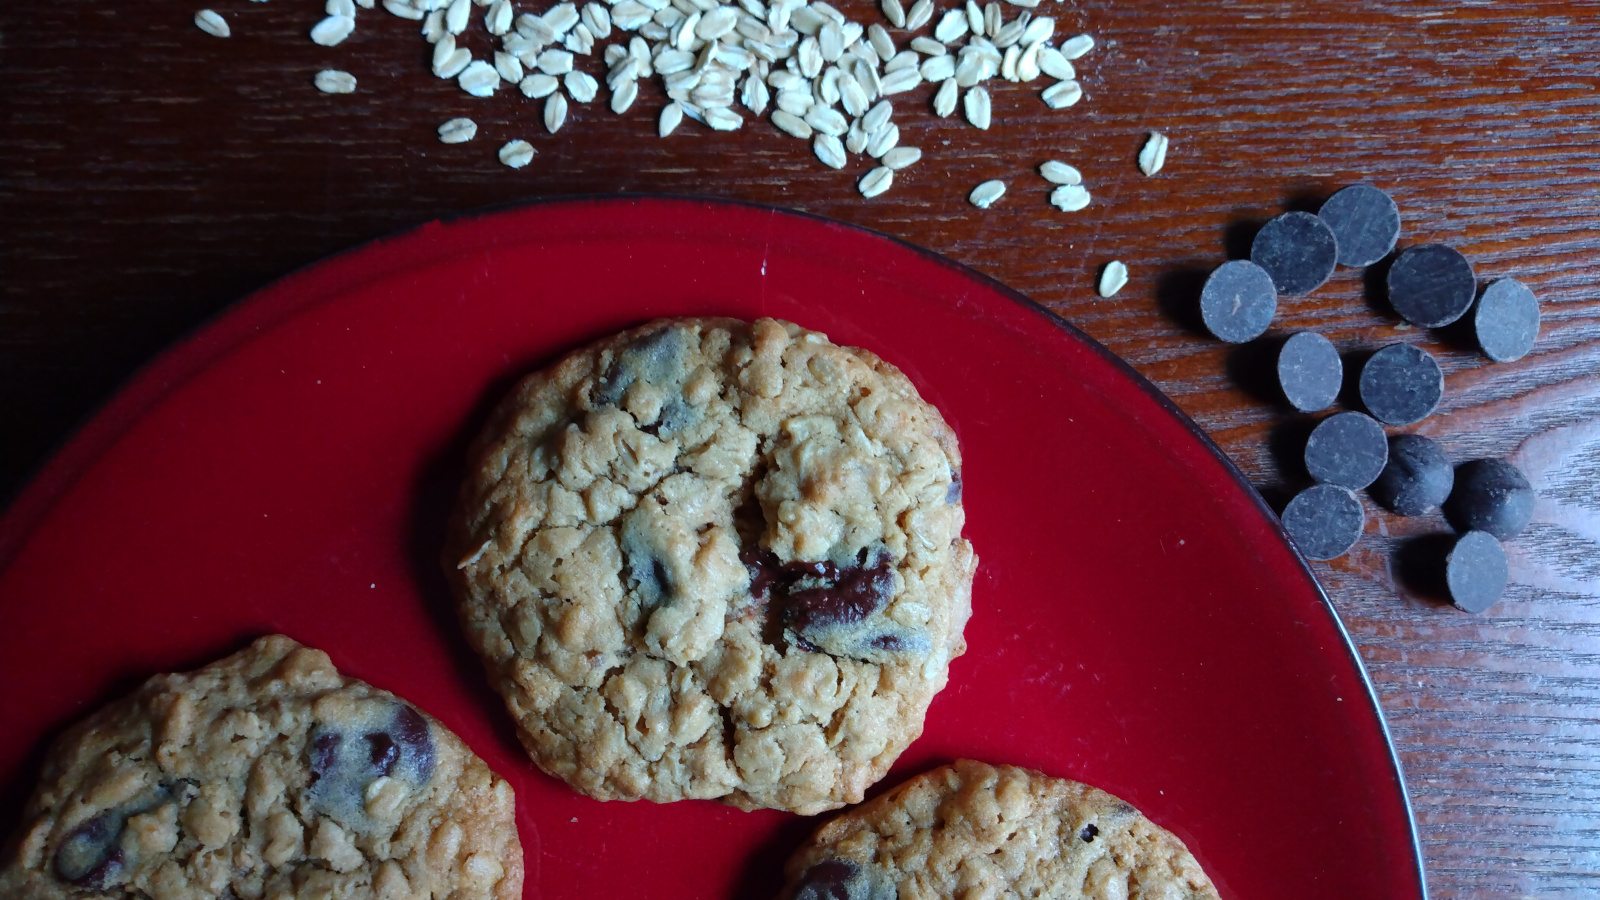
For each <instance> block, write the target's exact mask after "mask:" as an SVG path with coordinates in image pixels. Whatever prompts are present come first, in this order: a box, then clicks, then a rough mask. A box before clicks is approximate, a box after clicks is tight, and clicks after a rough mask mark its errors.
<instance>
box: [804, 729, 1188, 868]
mask: <svg viewBox="0 0 1600 900" xmlns="http://www.w3.org/2000/svg"><path fill="white" fill-rule="evenodd" d="M785 874H786V875H787V876H788V886H787V887H786V888H785V890H784V893H783V896H784V897H785V898H787V900H896V898H898V900H933V898H936V897H942V898H957V897H960V898H966V897H983V898H988V900H998V898H1023V897H1050V898H1053V900H1217V892H1216V889H1215V888H1214V887H1212V885H1211V880H1210V879H1209V878H1207V877H1206V874H1205V872H1203V871H1201V869H1200V864H1199V863H1197V862H1195V860H1194V857H1193V856H1191V855H1190V854H1189V851H1188V850H1187V849H1185V848H1184V846H1183V842H1182V841H1180V840H1178V838H1177V837H1175V836H1174V835H1173V834H1171V833H1170V832H1167V831H1164V830H1162V829H1161V828H1158V827H1156V825H1154V824H1153V823H1152V822H1151V821H1150V820H1149V819H1147V818H1145V817H1144V816H1143V815H1141V814H1140V813H1139V811H1138V810H1136V809H1134V808H1133V807H1132V806H1129V805H1128V804H1126V803H1124V802H1122V801H1121V800H1118V799H1117V798H1116V797H1113V796H1111V795H1110V794H1108V793H1106V792H1105V791H1100V790H1096V789H1094V788H1092V787H1089V786H1088V785H1085V784H1079V783H1078V782H1076V781H1068V780H1067V779H1065V778H1051V777H1049V776H1048V775H1045V774H1044V773H1042V772H1035V771H1033V770H1031V769H1019V768H1017V767H1015V766H991V765H987V764H985V763H980V762H973V761H971V760H958V761H957V762H956V763H955V764H954V765H949V766H943V767H941V768H938V769H935V770H933V771H931V772H928V773H926V774H923V775H919V776H917V777H916V778H913V779H911V780H910V781H908V782H906V783H905V784H902V785H900V786H899V787H897V788H895V789H894V790H892V791H890V792H889V793H887V794H884V795H883V796H881V797H878V798H876V799H875V800H873V801H872V802H871V803H866V804H863V805H861V806H860V807H857V808H856V809H852V810H850V811H849V812H846V813H844V814H842V815H840V816H839V817H838V818H836V819H834V820H833V821H831V822H829V823H828V824H826V825H824V826H822V828H820V829H818V831H817V833H816V834H815V835H814V836H812V838H811V840H810V842H808V843H807V844H806V845H805V846H804V847H802V848H800V850H799V851H798V852H796V853H795V855H794V856H793V857H791V858H790V859H789V863H788V865H787V866H786V867H785Z"/></svg>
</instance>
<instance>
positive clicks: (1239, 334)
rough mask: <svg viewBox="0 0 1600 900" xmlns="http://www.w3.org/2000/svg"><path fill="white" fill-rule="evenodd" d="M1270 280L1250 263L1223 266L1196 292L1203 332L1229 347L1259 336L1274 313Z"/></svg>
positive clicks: (1275, 295) (1238, 261) (1275, 304)
mask: <svg viewBox="0 0 1600 900" xmlns="http://www.w3.org/2000/svg"><path fill="white" fill-rule="evenodd" d="M1272 282H1273V279H1272V276H1270V275H1268V274H1267V272H1266V271H1265V270H1263V269H1262V268H1261V267H1260V266H1258V265H1256V264H1255V263H1253V262H1250V261H1249V260H1246V259H1235V260H1231V261H1229V262H1225V263H1223V264H1222V265H1220V266H1218V267H1217V268H1216V271H1214V272H1212V273H1211V275H1210V277H1208V278H1207V279H1206V284H1205V287H1203V288H1201V289H1200V317H1201V318H1202V319H1204V320H1205V323H1206V329H1207V330H1208V331H1210V332H1211V333H1212V334H1214V335H1216V336H1217V337H1219V338H1221V339H1223V340H1225V341H1228V342H1229V343H1233V344H1241V343H1244V342H1245V341H1248V340H1251V339H1253V338H1257V337H1260V336H1261V333H1262V332H1264V331H1266V330H1267V326H1268V325H1271V324H1272V316H1273V314H1274V313H1275V312H1277V310H1278V291H1277V289H1276V288H1274V287H1273V286H1272Z"/></svg>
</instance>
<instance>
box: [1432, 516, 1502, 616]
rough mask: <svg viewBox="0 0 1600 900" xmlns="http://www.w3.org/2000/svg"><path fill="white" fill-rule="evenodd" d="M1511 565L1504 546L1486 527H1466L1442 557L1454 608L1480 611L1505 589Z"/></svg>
mask: <svg viewBox="0 0 1600 900" xmlns="http://www.w3.org/2000/svg"><path fill="white" fill-rule="evenodd" d="M1510 575H1511V568H1510V566H1509V565H1507V563H1506V549H1505V548H1504V547H1502V546H1500V542H1499V541H1497V540H1495V538H1494V535H1492V534H1490V533H1488V532H1487V531H1469V532H1467V533H1466V534H1463V535H1462V536H1461V539H1460V540H1458V541H1456V545H1455V547H1453V548H1451V550H1450V555H1449V556H1447V557H1445V563H1444V579H1445V584H1446V585H1447V586H1448V587H1449V588H1450V602H1451V603H1454V604H1455V605H1456V608H1457V609H1460V610H1462V611H1464V612H1469V613H1481V612H1484V611H1485V610H1487V609H1488V608H1489V607H1491V606H1493V605H1495V603H1496V602H1498V601H1499V599H1500V595H1501V594H1503V593H1505V590H1506V581H1508V580H1509V579H1510Z"/></svg>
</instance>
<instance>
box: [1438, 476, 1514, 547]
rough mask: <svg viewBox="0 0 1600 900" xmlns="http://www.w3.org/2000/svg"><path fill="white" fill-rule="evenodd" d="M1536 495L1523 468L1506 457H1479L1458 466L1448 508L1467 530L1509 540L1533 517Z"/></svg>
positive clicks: (1458, 522) (1452, 516)
mask: <svg viewBox="0 0 1600 900" xmlns="http://www.w3.org/2000/svg"><path fill="white" fill-rule="evenodd" d="M1535 499H1536V497H1535V495H1534V493H1533V485H1531V484H1529V483H1528V478H1527V476H1525V475H1523V474H1522V470H1521V469H1518V468H1517V467H1516V466H1513V465H1512V464H1510V463H1508V462H1505V461H1504V460H1499V459H1475V460H1473V461H1472V462H1469V463H1464V464H1463V465H1462V466H1461V467H1460V468H1459V469H1457V470H1456V481H1455V490H1453V491H1452V492H1451V494H1450V504H1449V509H1448V510H1447V511H1448V512H1449V514H1450V517H1451V519H1453V520H1454V521H1455V522H1456V523H1457V524H1458V525H1459V526H1460V527H1461V528H1463V529H1464V530H1468V531H1487V532H1489V533H1490V534H1492V535H1494V536H1495V537H1497V538H1499V539H1500V540H1502V541H1509V540H1511V539H1512V538H1514V537H1516V536H1517V535H1519V534H1521V533H1522V529H1524V528H1527V527H1528V523H1529V522H1531V521H1533V505H1534V501H1535Z"/></svg>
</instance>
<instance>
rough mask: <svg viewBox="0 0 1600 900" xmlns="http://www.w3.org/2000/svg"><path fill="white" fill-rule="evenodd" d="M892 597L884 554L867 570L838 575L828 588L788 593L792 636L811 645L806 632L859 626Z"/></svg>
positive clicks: (889, 570)
mask: <svg viewBox="0 0 1600 900" xmlns="http://www.w3.org/2000/svg"><path fill="white" fill-rule="evenodd" d="M790 565H794V564H793V563H791V564H790ZM893 593H894V570H893V569H892V568H891V567H890V565H889V557H888V555H887V554H884V555H882V556H880V557H878V559H877V560H876V561H875V562H874V563H873V564H872V565H871V566H864V567H861V568H856V569H849V570H846V571H843V572H839V573H838V581H837V582H835V583H834V584H832V585H828V586H824V587H816V588H809V589H807V590H801V591H794V592H793V593H791V594H790V595H789V616H790V622H791V624H792V625H793V627H794V630H795V631H796V633H798V634H800V635H801V636H802V637H807V638H809V639H811V640H813V642H815V640H816V639H815V638H811V636H810V635H809V634H808V632H813V631H820V630H824V629H828V628H835V627H838V626H840V625H853V624H855V623H857V622H860V621H862V620H863V619H865V618H867V617H868V616H870V615H872V614H873V613H875V612H877V611H878V610H880V609H882V608H883V607H884V606H885V605H887V604H888V602H889V596H890V595H891V594H893Z"/></svg>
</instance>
